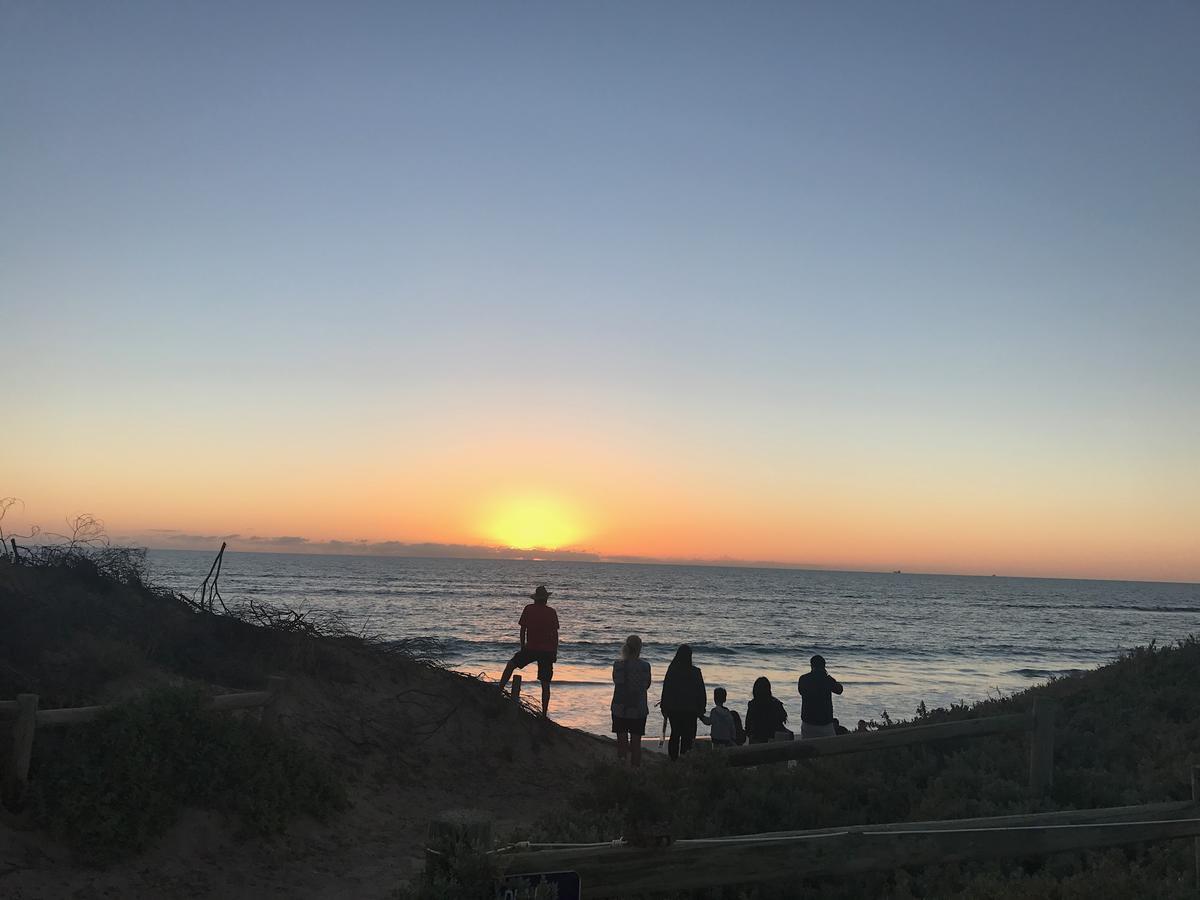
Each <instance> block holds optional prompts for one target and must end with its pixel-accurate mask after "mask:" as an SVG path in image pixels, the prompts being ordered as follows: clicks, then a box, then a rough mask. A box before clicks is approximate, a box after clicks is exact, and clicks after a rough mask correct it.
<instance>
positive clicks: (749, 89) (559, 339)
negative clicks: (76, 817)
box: [0, 0, 1200, 581]
mask: <svg viewBox="0 0 1200 900" xmlns="http://www.w3.org/2000/svg"><path fill="white" fill-rule="evenodd" d="M1198 48H1200V6H1198V5H1197V4H1195V3H1194V2H1161V3H1148V4H1129V3H1121V4H1108V3H1096V2H1087V3H1067V2H1062V3H1032V2H1031V3H986V4H985V3H973V4H964V3H956V2H955V3H952V2H944V3H911V4H909V3H905V4H895V3H878V4H867V3H863V4H833V3H829V4H795V3H784V4H770V3H755V4H729V3H686V4H684V3H680V4H667V3H657V4H647V3H630V4H621V3H611V2H606V3H567V4H564V3H535V2H525V3H519V4H510V3H493V2H489V3H479V4H461V3H437V4H427V5H426V6H425V7H424V8H422V7H418V6H416V5H401V4H397V3H370V4H362V3H332V2H331V3H324V4H312V3H298V2H289V3H279V4H271V3H253V4H248V3H234V2H230V3H220V2H203V3H199V2H197V3H170V4H167V3H158V2H147V3H122V2H107V3H85V2H77V3H35V2H14V0H0V335H3V342H2V348H3V352H2V354H0V380H2V383H3V384H4V385H5V388H6V390H5V398H4V401H3V403H4V413H3V418H2V419H0V422H2V423H3V424H2V425H0V429H2V431H0V495H6V494H7V495H15V496H19V497H21V498H23V499H24V501H25V503H26V506H25V509H24V511H23V512H21V511H16V512H14V513H12V514H10V516H12V517H15V519H14V518H10V520H9V522H8V523H6V524H12V523H13V522H14V521H15V522H17V523H18V524H19V523H20V522H22V521H37V522H41V523H42V524H43V525H46V526H50V527H53V526H54V525H55V524H56V523H58V522H61V520H62V518H63V517H64V516H66V515H71V514H75V513H78V512H84V511H86V512H90V513H94V514H96V515H98V516H101V517H102V518H104V519H105V520H106V522H107V523H108V526H109V529H110V531H112V532H113V533H114V534H117V535H135V536H144V535H154V534H162V532H155V531H153V529H176V530H178V531H179V532H180V534H181V535H183V536H186V535H187V534H200V535H213V534H224V533H233V532H236V533H239V534H241V535H254V536H279V535H288V536H304V537H307V538H310V539H311V540H312V541H314V542H317V541H321V540H326V539H338V540H356V539H367V540H370V541H382V540H397V541H422V542H423V541H431V542H448V543H466V544H481V545H494V544H497V543H500V544H503V543H506V542H508V543H512V542H515V541H516V540H517V538H515V537H513V538H510V537H509V535H510V534H515V531H514V528H515V526H512V527H510V526H506V525H504V524H503V523H504V522H506V521H508V520H509V519H511V518H512V517H513V516H517V517H518V518H519V517H520V516H525V518H526V519H527V520H528V519H530V518H531V517H532V518H533V519H535V520H536V519H538V517H541V518H542V519H544V520H545V522H543V523H542V525H541V526H539V525H538V522H537V521H534V522H533V524H532V525H531V524H530V522H529V521H526V522H525V523H524V526H522V527H525V528H526V530H527V531H528V530H529V529H530V528H532V529H533V532H537V529H538V527H543V526H544V529H543V530H544V533H545V534H547V535H553V542H555V543H561V544H565V545H567V546H572V547H579V548H586V549H589V550H593V551H596V552H600V553H603V554H613V555H616V554H631V555H643V556H655V557H680V558H723V557H729V558H736V559H751V560H776V561H782V562H793V563H804V564H817V565H829V566H839V567H850V568H883V569H891V568H903V569H905V570H912V571H950V572H983V573H991V572H1001V573H1011V574H1058V575H1068V576H1088V577H1127V578H1148V579H1169V580H1186V581H1200V349H1198V347H1200V51H1198ZM514 509H515V511H514ZM506 517H507V518H506ZM516 530H520V529H516ZM149 540H154V538H153V537H151V538H149ZM550 541H551V538H547V539H546V542H547V543H549V542H550Z"/></svg>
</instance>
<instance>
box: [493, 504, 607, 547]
mask: <svg viewBox="0 0 1200 900" xmlns="http://www.w3.org/2000/svg"><path fill="white" fill-rule="evenodd" d="M483 536H484V538H485V539H486V540H488V541H495V542H496V543H498V544H500V545H501V546H504V547H511V548H513V549H516V550H535V549H538V550H559V549H561V548H563V547H570V546H574V545H575V544H577V543H578V542H579V541H580V540H581V539H582V538H583V537H584V536H585V535H584V531H583V529H582V527H581V526H580V524H579V518H578V516H577V514H575V513H574V512H573V511H572V510H571V509H570V508H569V507H568V505H567V504H565V503H563V502H562V501H560V500H557V499H555V498H553V497H546V496H519V497H513V498H508V499H505V500H502V501H500V502H498V503H496V504H494V508H493V509H492V511H491V512H490V514H489V515H488V517H487V519H486V520H485V524H484V527H483Z"/></svg>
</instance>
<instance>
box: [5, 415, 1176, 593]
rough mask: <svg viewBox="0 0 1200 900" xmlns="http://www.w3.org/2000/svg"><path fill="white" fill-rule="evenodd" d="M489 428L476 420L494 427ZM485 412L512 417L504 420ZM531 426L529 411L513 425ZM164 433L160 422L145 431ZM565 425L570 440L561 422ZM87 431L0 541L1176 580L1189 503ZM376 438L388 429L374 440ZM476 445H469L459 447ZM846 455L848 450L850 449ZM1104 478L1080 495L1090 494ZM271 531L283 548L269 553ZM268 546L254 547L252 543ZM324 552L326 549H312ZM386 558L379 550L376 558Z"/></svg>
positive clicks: (843, 462)
mask: <svg viewBox="0 0 1200 900" xmlns="http://www.w3.org/2000/svg"><path fill="white" fill-rule="evenodd" d="M497 415H498V414H497ZM505 415H508V416H509V417H510V418H511V417H512V413H511V411H506V413H505ZM529 415H530V416H531V417H532V415H533V414H532V413H530V414H529ZM163 418H166V417H163ZM568 424H571V425H573V427H572V428H569V427H567V426H568ZM162 425H163V423H162V422H160V423H159V426H160V427H157V428H154V429H148V428H143V429H138V430H136V431H135V430H132V429H131V430H129V431H122V430H119V429H113V430H104V429H96V430H94V431H93V432H90V434H91V437H90V438H89V440H90V441H91V444H90V454H89V455H88V456H87V457H86V458H84V457H79V456H73V455H69V454H68V450H69V448H70V447H71V444H70V442H69V441H68V440H66V439H65V436H58V435H38V434H37V430H38V427H39V426H40V427H41V428H42V429H45V427H46V426H45V424H44V423H37V422H32V423H30V427H29V429H28V430H29V431H30V432H32V433H34V437H35V444H34V446H39V447H43V448H47V449H46V451H45V452H44V453H42V454H40V455H39V454H35V453H23V454H22V457H23V458H13V459H12V462H9V463H6V465H5V466H4V467H3V475H4V478H5V483H4V484H3V485H0V496H4V495H15V496H19V497H21V498H22V499H23V500H24V501H25V504H26V505H25V507H24V508H23V509H14V510H12V511H10V513H9V516H8V518H7V519H6V520H5V521H4V523H3V527H4V530H5V531H6V532H13V533H17V534H21V533H22V532H23V531H25V530H27V528H26V526H27V524H29V523H37V524H39V525H41V526H42V527H43V528H44V529H45V530H47V531H62V530H63V528H62V523H63V520H64V519H65V518H67V517H69V516H73V515H76V514H78V513H84V512H86V513H91V514H94V515H95V516H97V517H99V518H101V519H103V520H104V521H105V523H106V525H107V527H108V531H109V533H110V534H111V535H112V536H113V537H114V538H116V539H121V540H124V541H126V542H129V543H136V544H138V545H141V546H151V547H172V546H175V547H191V548H196V549H213V550H215V548H216V547H217V546H219V545H220V542H221V540H224V539H226V538H227V537H228V536H230V535H237V537H235V538H231V539H230V546H231V548H233V549H247V550H253V549H260V550H289V551H293V552H295V551H299V552H305V551H311V552H328V551H331V550H333V551H337V552H355V549H354V548H355V545H356V544H358V545H360V546H362V547H363V549H362V550H361V551H360V552H372V550H371V549H370V545H371V544H373V543H377V542H389V541H395V542H403V543H414V544H425V543H430V544H452V545H456V546H458V547H461V546H462V545H472V546H478V547H480V548H481V549H482V548H485V547H498V546H499V547H505V548H519V549H522V550H538V549H543V550H548V551H553V550H573V551H574V550H579V551H586V552H591V553H595V554H598V555H600V556H601V557H622V558H624V557H644V558H651V559H658V560H683V561H687V560H704V561H719V560H724V561H740V562H772V563H780V564H786V565H796V566H801V567H808V566H813V567H824V568H839V569H861V570H872V571H892V570H893V569H902V570H904V571H906V572H947V573H964V574H966V573H976V574H985V575H990V574H992V573H996V574H1000V575H1033V576H1060V577H1067V578H1070V577H1079V578H1116V579H1135V580H1164V581H1187V582H1195V581H1197V580H1198V579H1200V557H1198V555H1197V551H1196V547H1197V546H1200V530H1198V524H1197V517H1196V516H1195V513H1194V510H1195V506H1194V503H1193V500H1194V499H1195V498H1196V494H1195V490H1194V488H1193V486H1192V484H1191V483H1190V482H1187V481H1184V480H1182V475H1181V474H1179V473H1182V471H1184V469H1185V468H1186V465H1185V463H1184V462H1183V461H1181V463H1180V466H1179V467H1178V469H1179V473H1173V472H1172V470H1171V468H1170V467H1164V468H1163V469H1161V470H1155V471H1148V470H1147V471H1142V470H1138V472H1137V475H1138V479H1137V481H1134V480H1133V479H1132V478H1131V477H1130V476H1129V475H1127V474H1125V473H1123V472H1122V471H1121V470H1120V469H1118V468H1117V467H1116V466H1114V465H1105V464H1104V461H1095V462H1092V463H1090V464H1081V463H1080V462H1078V460H1076V459H1074V458H1068V457H1066V456H1060V455H1057V454H1049V453H1047V454H1046V455H1045V456H1044V457H1043V458H1042V459H1039V460H1038V461H1037V463H1036V464H1033V463H1031V462H1030V461H1029V460H1026V459H1023V458H1021V457H1019V456H1006V455H1004V454H995V455H993V456H992V457H990V458H988V459H987V465H986V467H985V466H983V465H982V464H981V463H979V462H975V461H973V460H982V459H983V458H984V457H983V456H982V451H978V452H976V453H975V454H974V455H973V459H972V457H971V456H966V457H965V458H964V459H961V460H960V459H959V458H958V453H959V448H955V447H951V448H948V449H947V450H944V451H942V450H931V451H927V452H926V453H924V454H913V453H909V454H905V453H903V452H902V450H903V449H904V448H898V447H896V446H888V447H879V448H877V449H876V448H869V449H860V450H858V451H857V452H854V453H851V452H850V451H848V450H846V449H845V448H843V447H842V446H840V445H836V446H830V447H829V448H825V447H822V446H821V445H819V444H817V443H809V444H805V443H804V442H803V440H800V439H797V440H796V441H795V443H794V446H795V448H796V450H795V453H793V451H792V446H793V445H792V444H784V445H782V446H781V448H779V449H776V448H772V447H770V446H769V445H768V444H766V443H759V444H756V445H747V447H746V448H741V447H735V446H731V445H727V444H722V443H721V440H722V436H721V435H720V434H712V435H704V434H699V435H693V434H682V435H680V436H678V437H675V436H670V435H665V434H655V433H653V432H649V431H641V432H635V431H633V430H631V429H630V428H629V426H627V425H626V424H625V423H623V422H619V421H609V422H604V421H600V422H598V423H597V424H596V425H593V426H591V427H587V426H580V425H578V424H577V423H564V424H563V425H562V426H561V427H558V428H555V429H553V437H546V436H544V435H541V436H531V435H535V434H536V429H535V428H533V426H532V424H530V423H528V422H517V423H516V424H512V423H504V424H503V425H501V424H497V422H496V421H495V420H489V419H488V418H486V417H485V416H484V415H477V416H472V417H468V416H456V417H455V421H454V422H453V423H448V424H441V425H439V426H438V427H434V428H431V429H430V431H429V432H428V433H427V434H426V436H425V437H426V439H425V440H423V441H422V442H420V443H414V442H412V441H408V440H406V439H405V436H404V434H403V432H402V431H401V429H400V427H399V426H392V425H387V426H380V427H379V428H378V430H376V431H374V432H363V431H362V430H361V429H359V430H357V431H356V430H355V429H354V428H353V427H351V426H350V425H349V424H347V427H346V428H345V429H344V430H342V431H329V432H325V433H323V434H319V435H314V437H313V439H312V440H311V441H308V442H307V443H303V444H301V443H297V442H290V443H289V442H280V441H278V440H277V438H276V437H275V435H274V433H272V432H271V431H269V430H267V429H265V428H264V429H262V431H258V430H257V429H255V428H250V427H247V428H244V429H241V430H240V431H237V432H231V434H230V436H229V437H228V438H226V437H224V436H218V437H217V438H214V440H213V442H212V443H211V444H206V445H205V446H204V447H203V448H202V449H200V448H197V446H195V444H194V441H193V440H192V437H191V432H190V430H189V429H188V428H187V427H185V426H184V424H180V425H179V426H178V427H172V428H167V427H162ZM393 428H394V429H395V430H394V431H392V430H391V429H393ZM481 434H482V435H485V436H486V438H487V449H486V451H485V450H482V449H480V435H481ZM860 446H862V445H860ZM1098 484H1104V485H1105V486H1106V487H1105V490H1104V491H1102V492H1101V491H1098V490H1097V489H1096V485H1098ZM276 538H285V540H283V541H275V540H274V539H276ZM267 539H271V540H267ZM326 541H337V542H340V543H339V544H336V545H326V544H324V543H323V542H326ZM384 552H386V549H385V551H384Z"/></svg>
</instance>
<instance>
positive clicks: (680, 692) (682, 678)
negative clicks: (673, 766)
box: [660, 644, 708, 760]
mask: <svg viewBox="0 0 1200 900" xmlns="http://www.w3.org/2000/svg"><path fill="white" fill-rule="evenodd" d="M660 702H661V703H662V711H663V713H664V714H666V717H667V718H668V719H670V721H671V739H670V740H669V741H668V742H667V755H668V756H670V757H671V759H672V760H677V759H679V757H680V756H681V755H682V754H684V753H687V752H688V751H689V750H691V749H692V744H694V743H695V741H696V722H697V721H698V720H699V718H700V717H701V716H703V715H704V710H705V707H707V705H708V692H707V691H706V690H705V689H704V675H703V674H702V673H701V671H700V670H699V669H698V668H697V667H696V666H693V665H692V648H691V647H690V646H688V645H687V644H680V645H679V649H678V650H676V651H675V658H674V659H673V660H671V665H669V666H668V667H667V674H666V675H665V676H664V677H663V686H662V700H661V701H660Z"/></svg>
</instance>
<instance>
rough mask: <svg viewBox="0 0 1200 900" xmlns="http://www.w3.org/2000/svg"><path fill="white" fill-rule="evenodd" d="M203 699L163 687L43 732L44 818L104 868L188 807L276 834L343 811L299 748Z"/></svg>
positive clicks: (40, 785)
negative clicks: (296, 822) (299, 819)
mask: <svg viewBox="0 0 1200 900" xmlns="http://www.w3.org/2000/svg"><path fill="white" fill-rule="evenodd" d="M202 701H203V697H202V695H201V694H200V693H199V692H198V691H194V690H188V689H180V688H171V689H166V690H160V691H157V692H155V693H152V694H149V695H147V696H146V697H144V698H143V699H141V700H138V701H136V702H134V703H129V704H125V705H122V706H119V707H116V708H114V709H113V710H111V711H109V712H107V713H106V714H105V715H104V716H103V717H102V718H101V719H99V720H98V721H96V722H94V723H91V724H88V725H79V726H72V727H68V728H64V729H62V730H61V731H59V732H58V733H57V734H55V733H54V732H50V731H46V732H44V733H43V734H44V735H45V739H43V737H42V736H41V735H39V740H38V745H37V747H36V750H35V757H34V766H33V771H32V778H31V793H32V800H33V809H34V815H35V818H36V820H37V821H38V823H39V824H40V825H41V826H43V827H44V828H46V829H47V830H48V831H50V832H51V833H52V834H54V835H55V836H56V837H58V838H60V839H62V840H64V841H65V842H66V843H67V844H69V845H70V846H72V847H73V848H74V849H75V850H76V851H78V853H79V854H80V855H81V857H82V858H83V859H84V860H86V861H88V862H91V863H94V864H102V863H105V862H109V861H111V860H115V859H117V858H120V857H122V856H127V855H130V854H132V853H136V852H137V851H139V850H141V849H143V848H144V847H146V846H147V845H148V844H149V843H150V841H151V840H152V839H153V838H155V837H156V836H158V835H159V834H161V833H162V832H163V831H164V830H165V829H167V828H169V827H170V826H171V825H172V823H174V821H175V819H176V817H177V816H178V814H179V811H180V809H181V808H182V807H184V806H191V807H197V808H202V809H213V810H218V811H220V812H222V813H225V814H227V815H229V816H231V817H233V818H235V819H236V820H237V822H238V823H239V824H240V826H241V827H242V828H243V829H244V830H245V831H247V832H250V833H254V834H259V835H266V834H271V833H274V832H278V831H280V830H281V829H282V828H283V827H284V826H285V825H286V824H287V822H288V821H289V820H290V819H292V818H294V817H295V816H297V815H299V814H301V813H308V814H310V815H313V816H316V817H318V818H324V817H325V816H327V815H328V814H329V813H331V812H333V811H335V810H338V809H341V808H342V807H343V806H344V805H345V802H346V801H345V795H344V793H343V789H342V787H341V785H340V784H339V783H338V782H336V781H335V780H334V779H333V777H332V776H331V775H330V774H329V773H328V771H327V770H326V769H325V768H324V767H323V766H322V765H321V764H320V763H319V762H318V761H317V760H315V759H314V758H313V757H312V756H311V755H310V754H309V753H308V752H307V751H306V750H305V749H304V748H302V747H301V746H300V745H299V744H297V743H296V742H294V741H292V740H289V739H287V738H286V737H285V736H282V735H279V734H275V733H272V732H269V731H267V730H265V729H263V728H262V727H260V726H259V725H258V723H257V722H253V721H249V720H243V719H239V718H235V717H234V716H232V715H230V714H228V713H215V712H211V711H208V710H206V709H204V708H203V705H202Z"/></svg>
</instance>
